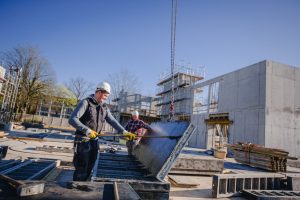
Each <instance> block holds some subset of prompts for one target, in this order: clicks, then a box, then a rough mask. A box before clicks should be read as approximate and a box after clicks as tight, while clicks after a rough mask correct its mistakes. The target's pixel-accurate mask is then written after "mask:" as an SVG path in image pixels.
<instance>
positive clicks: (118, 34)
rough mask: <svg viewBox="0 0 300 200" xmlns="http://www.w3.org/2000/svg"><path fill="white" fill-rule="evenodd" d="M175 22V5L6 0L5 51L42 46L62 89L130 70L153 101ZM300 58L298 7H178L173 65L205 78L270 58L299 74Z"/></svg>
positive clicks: (268, 1) (234, 3)
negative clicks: (202, 71) (202, 72)
mask: <svg viewBox="0 0 300 200" xmlns="http://www.w3.org/2000/svg"><path fill="white" fill-rule="evenodd" d="M170 19H171V0H82V1H79V0H0V27H1V31H0V52H3V51H7V50H10V49H11V48H13V47H17V46H24V45H32V46H35V47H38V49H39V50H40V52H41V54H42V55H43V56H44V57H45V58H47V59H48V61H49V62H50V63H51V65H52V67H53V69H54V71H55V72H56V76H57V81H58V83H64V82H67V81H68V80H69V79H70V78H72V77H77V76H83V77H84V78H85V79H86V80H89V81H92V82H94V83H96V82H100V81H101V80H104V79H106V78H107V76H108V74H112V73H116V72H118V71H121V70H122V69H127V70H129V71H131V72H132V73H134V74H135V75H136V76H138V77H139V79H140V83H141V85H140V87H141V93H142V94H144V95H148V94H154V93H155V89H156V83H157V81H158V78H159V75H160V73H161V72H163V71H165V70H170V23H171V22H170ZM299 52H300V1H298V0H251V1H250V0H249V1H248V0H244V1H240V0H226V1H225V0H223V1H221V0H218V1H217V0H178V16H177V32H176V58H175V61H176V62H177V63H190V64H191V65H192V66H194V67H197V66H205V68H206V79H210V78H213V77H215V76H218V75H222V74H224V73H228V72H231V71H234V70H236V69H239V68H242V67H245V66H248V65H250V64H254V63H256V62H259V61H261V60H264V59H271V60H275V61H278V62H281V63H285V64H289V65H293V66H298V67H300V54H299ZM128 78H129V79H130V77H128Z"/></svg>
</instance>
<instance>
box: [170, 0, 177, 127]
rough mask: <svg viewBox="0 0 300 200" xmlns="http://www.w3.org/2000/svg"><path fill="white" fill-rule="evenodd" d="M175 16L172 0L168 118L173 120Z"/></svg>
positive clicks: (175, 2) (174, 3) (173, 0)
mask: <svg viewBox="0 0 300 200" xmlns="http://www.w3.org/2000/svg"><path fill="white" fill-rule="evenodd" d="M176 16H177V0H172V14H171V76H172V85H171V89H172V92H171V103H170V114H169V120H170V121H173V120H174V100H175V85H174V84H175V83H174V68H175V42H176Z"/></svg>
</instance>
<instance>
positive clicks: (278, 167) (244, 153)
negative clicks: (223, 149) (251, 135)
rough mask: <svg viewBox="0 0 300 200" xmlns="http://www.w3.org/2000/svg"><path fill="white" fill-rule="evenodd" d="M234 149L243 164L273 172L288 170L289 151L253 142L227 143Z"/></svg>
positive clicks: (235, 156)
mask: <svg viewBox="0 0 300 200" xmlns="http://www.w3.org/2000/svg"><path fill="white" fill-rule="evenodd" d="M226 146H227V147H228V148H231V149H233V150H234V159H235V160H236V161H237V162H239V163H242V164H246V165H250V166H253V167H258V168H261V169H265V170H268V171H273V172H286V166H287V159H293V160H297V158H295V157H290V156H288V154H289V152H286V151H283V150H281V149H273V148H265V147H262V146H260V145H256V144H252V143H238V144H227V145H226Z"/></svg>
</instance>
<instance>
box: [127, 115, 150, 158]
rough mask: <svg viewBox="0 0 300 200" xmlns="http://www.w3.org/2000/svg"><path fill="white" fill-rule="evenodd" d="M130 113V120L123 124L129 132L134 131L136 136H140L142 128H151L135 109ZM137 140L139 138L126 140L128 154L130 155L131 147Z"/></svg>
mask: <svg viewBox="0 0 300 200" xmlns="http://www.w3.org/2000/svg"><path fill="white" fill-rule="evenodd" d="M131 115H132V117H131V120H129V122H128V123H127V124H126V126H125V129H126V130H127V131H129V132H130V133H134V134H136V135H138V136H142V134H143V128H144V129H147V130H151V127H150V126H149V125H148V124H147V123H145V122H144V121H143V120H140V119H139V112H138V111H137V110H135V111H133V112H132V113H131ZM139 140H140V138H137V140H134V139H132V140H128V141H127V142H126V146H127V151H128V155H130V156H131V155H132V151H133V148H134V146H135V145H137V144H138V142H139Z"/></svg>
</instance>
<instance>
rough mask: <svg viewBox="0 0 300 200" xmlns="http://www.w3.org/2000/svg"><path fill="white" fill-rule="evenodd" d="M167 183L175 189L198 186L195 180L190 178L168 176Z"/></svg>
mask: <svg viewBox="0 0 300 200" xmlns="http://www.w3.org/2000/svg"><path fill="white" fill-rule="evenodd" d="M168 180H169V182H170V183H171V184H172V185H174V186H176V187H187V188H189V187H196V186H198V185H200V184H199V182H198V181H197V180H195V179H194V178H193V177H190V176H178V175H168Z"/></svg>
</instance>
